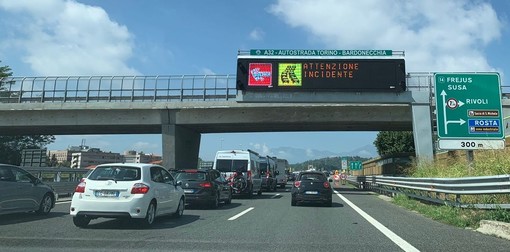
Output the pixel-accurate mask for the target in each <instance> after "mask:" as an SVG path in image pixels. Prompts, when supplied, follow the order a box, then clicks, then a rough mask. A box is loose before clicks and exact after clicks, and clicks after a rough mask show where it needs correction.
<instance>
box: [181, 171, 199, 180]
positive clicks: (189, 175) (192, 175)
mask: <svg viewBox="0 0 510 252" xmlns="http://www.w3.org/2000/svg"><path fill="white" fill-rule="evenodd" d="M175 180H205V173H203V172H177V173H176V174H175Z"/></svg>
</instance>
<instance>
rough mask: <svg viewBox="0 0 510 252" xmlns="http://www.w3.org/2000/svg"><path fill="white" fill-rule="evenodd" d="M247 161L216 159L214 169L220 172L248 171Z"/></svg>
mask: <svg viewBox="0 0 510 252" xmlns="http://www.w3.org/2000/svg"><path fill="white" fill-rule="evenodd" d="M247 167H248V160H235V159H218V160H216V169H217V170H218V171H220V172H234V171H242V172H245V171H247V170H248V168H247Z"/></svg>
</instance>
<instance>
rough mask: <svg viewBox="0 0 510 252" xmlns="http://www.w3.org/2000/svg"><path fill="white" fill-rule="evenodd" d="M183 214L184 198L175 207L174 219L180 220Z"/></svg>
mask: <svg viewBox="0 0 510 252" xmlns="http://www.w3.org/2000/svg"><path fill="white" fill-rule="evenodd" d="M183 214H184V198H181V199H180V200H179V206H177V210H176V211H175V213H174V217H175V218H181V217H182V215H183Z"/></svg>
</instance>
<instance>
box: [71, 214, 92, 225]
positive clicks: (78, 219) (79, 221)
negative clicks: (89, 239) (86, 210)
mask: <svg viewBox="0 0 510 252" xmlns="http://www.w3.org/2000/svg"><path fill="white" fill-rule="evenodd" d="M73 223H74V225H75V226H77V227H80V228H85V227H87V225H88V224H89V223H90V218H87V217H85V216H78V215H77V216H74V217H73Z"/></svg>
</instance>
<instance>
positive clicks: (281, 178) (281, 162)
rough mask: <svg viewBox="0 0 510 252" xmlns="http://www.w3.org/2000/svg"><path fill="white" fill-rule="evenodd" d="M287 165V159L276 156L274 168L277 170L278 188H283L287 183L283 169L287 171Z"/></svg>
mask: <svg viewBox="0 0 510 252" xmlns="http://www.w3.org/2000/svg"><path fill="white" fill-rule="evenodd" d="M289 167H290V165H289V162H288V161H287V159H280V158H278V159H277V160H276V170H277V171H278V175H277V176H276V181H277V184H278V185H279V186H280V188H285V186H286V185H287V175H286V172H285V171H288V170H289Z"/></svg>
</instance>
